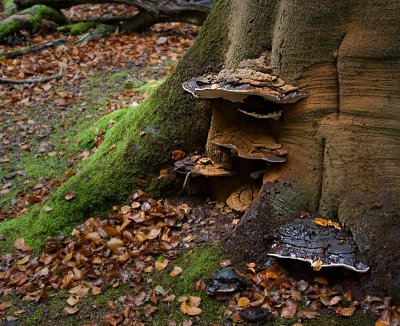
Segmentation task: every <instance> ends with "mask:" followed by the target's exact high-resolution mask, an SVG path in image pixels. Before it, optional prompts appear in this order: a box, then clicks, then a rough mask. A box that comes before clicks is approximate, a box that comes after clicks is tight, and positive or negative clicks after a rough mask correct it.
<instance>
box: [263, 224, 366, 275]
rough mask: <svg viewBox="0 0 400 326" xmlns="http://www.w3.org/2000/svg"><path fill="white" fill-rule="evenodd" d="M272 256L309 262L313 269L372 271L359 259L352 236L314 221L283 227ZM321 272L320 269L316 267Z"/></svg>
mask: <svg viewBox="0 0 400 326" xmlns="http://www.w3.org/2000/svg"><path fill="white" fill-rule="evenodd" d="M276 238H277V240H276V241H274V243H273V245H272V247H271V249H270V250H269V251H268V255H269V256H272V257H278V258H285V259H294V260H300V261H305V262H309V263H311V264H312V266H316V263H317V265H318V263H319V265H318V269H319V268H322V267H344V268H347V269H350V270H352V271H355V272H358V273H365V272H367V271H368V270H369V267H368V265H367V264H366V263H365V262H362V260H360V259H359V258H358V253H357V250H356V248H355V246H354V244H353V241H352V239H351V236H350V235H349V234H347V233H345V232H344V231H343V230H338V229H336V228H333V227H323V226H319V225H316V224H315V223H314V222H313V220H311V219H308V218H306V219H295V220H293V221H291V222H288V223H286V224H284V225H282V226H281V227H280V228H279V229H278V230H277V234H276ZM314 269H315V270H318V269H317V268H314Z"/></svg>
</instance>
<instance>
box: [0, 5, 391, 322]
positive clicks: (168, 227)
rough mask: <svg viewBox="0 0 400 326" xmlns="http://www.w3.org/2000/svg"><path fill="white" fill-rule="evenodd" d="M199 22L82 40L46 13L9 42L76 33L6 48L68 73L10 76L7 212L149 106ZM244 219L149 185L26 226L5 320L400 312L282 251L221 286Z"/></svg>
mask: <svg viewBox="0 0 400 326" xmlns="http://www.w3.org/2000/svg"><path fill="white" fill-rule="evenodd" d="M121 10H122V11H124V10H127V8H126V7H124V6H114V5H106V6H100V5H99V6H97V5H96V6H90V7H80V6H79V7H75V8H74V9H73V10H70V11H67V14H68V15H70V16H74V17H76V16H80V15H84V14H86V15H91V14H93V13H94V12H95V13H96V14H99V13H101V14H105V13H118V12H121ZM197 31H198V28H197V27H194V26H190V25H186V24H159V25H156V26H155V27H152V28H151V29H150V30H149V31H146V32H144V33H141V34H131V35H110V36H108V37H105V38H103V39H100V40H98V41H96V42H90V43H88V44H86V45H76V44H75V43H74V42H75V41H76V39H77V38H78V37H79V35H77V36H75V35H68V36H66V35H64V34H61V33H59V32H57V31H55V30H54V29H53V27H52V26H48V27H46V28H44V29H43V30H41V31H39V33H37V34H35V35H30V34H28V33H23V34H19V35H16V36H15V37H14V38H10V39H9V40H8V42H9V44H5V45H0V57H1V55H2V53H6V52H12V51H15V50H17V49H20V48H22V47H26V46H31V45H33V44H39V43H42V42H44V41H54V40H56V39H58V38H67V39H68V42H67V43H65V44H63V45H60V46H58V47H55V48H50V49H47V50H44V51H42V52H40V53H36V54H28V55H24V56H20V57H17V58H15V59H7V60H1V59H0V74H1V77H2V78H8V79H10V80H15V81H17V80H22V79H26V78H40V77H44V76H52V75H54V74H57V73H61V74H62V78H61V79H54V80H50V81H48V82H43V83H33V84H16V83H13V82H10V83H1V84H0V107H1V109H0V182H1V184H0V223H1V221H2V220H8V219H14V218H18V217H19V216H21V215H22V214H24V213H26V212H27V211H28V210H29V209H31V208H32V207H35V206H37V205H41V203H43V202H44V201H45V199H46V198H47V197H48V196H49V195H50V194H51V192H52V190H53V189H54V188H56V187H57V186H59V185H60V184H61V183H63V182H64V181H65V180H67V179H68V178H69V177H71V176H72V175H74V174H75V173H76V172H77V171H78V170H79V164H80V163H81V162H82V161H84V160H85V158H87V157H88V156H89V155H91V154H92V153H93V152H94V151H96V149H97V147H98V146H99V145H100V144H101V142H102V141H103V138H104V135H105V133H106V131H107V128H108V127H109V126H111V125H113V124H114V123H115V122H116V121H118V118H119V116H120V115H121V112H123V110H125V109H126V108H127V107H136V106H138V108H140V103H141V102H142V101H143V100H144V99H145V98H146V97H147V96H148V95H149V94H150V93H151V91H152V90H153V89H154V88H156V87H157V86H158V85H159V84H160V83H161V82H162V81H163V80H164V79H165V78H166V77H167V76H168V75H169V74H170V73H171V72H172V70H173V67H174V66H175V65H176V63H177V61H178V60H179V58H180V57H181V56H182V55H183V54H184V52H185V50H186V49H187V48H188V47H189V46H190V45H191V44H192V43H193V41H194V39H195V36H196V34H197ZM99 119H100V121H101V122H100V123H99V122H98V121H99ZM105 186H106V185H105ZM143 186H144V189H145V185H143ZM71 196H73V194H71ZM48 209H51V208H48ZM239 219H240V216H239V215H238V214H236V213H234V212H232V211H231V210H230V209H229V208H227V207H226V206H225V204H224V203H217V202H212V201H210V200H207V199H206V198H202V199H193V198H192V199H188V198H184V197H182V198H175V199H174V200H173V201H172V200H159V199H157V200H155V199H151V198H149V197H148V196H147V194H146V193H145V192H143V191H141V190H137V191H135V192H134V193H133V194H132V196H131V197H130V198H129V199H127V202H126V203H125V205H121V206H116V207H114V208H113V212H112V213H110V216H109V217H106V218H102V219H100V218H90V219H88V220H87V221H86V222H85V223H83V224H82V225H80V226H78V225H77V226H76V228H75V229H74V230H73V232H72V234H71V235H59V236H58V237H55V238H52V239H47V240H46V242H45V245H44V246H43V248H42V249H41V250H40V251H39V252H34V251H32V250H31V248H30V247H29V246H28V245H27V244H25V242H24V240H23V239H18V240H17V241H16V242H15V243H14V251H12V252H8V253H3V254H2V257H1V261H0V294H1V299H0V318H1V319H0V325H55V324H58V325H122V324H124V325H125V324H127V325H171V326H173V325H186V326H189V325H233V324H237V323H239V324H245V322H244V319H247V320H250V319H249V318H250V317H249V316H247V317H246V316H245V317H243V311H247V312H248V313H250V314H253V315H254V314H256V315H257V314H260V313H264V312H265V311H267V312H268V316H265V317H264V320H266V321H264V323H263V324H273V325H297V326H299V325H322V324H329V325H374V324H375V321H376V320H378V319H379V315H381V319H382V318H385V316H384V315H383V317H382V314H383V313H384V312H385V311H388V312H387V314H389V313H390V302H389V301H388V299H387V298H377V297H372V296H366V297H365V298H362V299H361V300H360V299H359V298H354V297H353V294H352V292H351V291H350V290H349V289H348V288H346V286H345V285H344V284H339V283H337V282H336V281H335V280H334V279H332V278H331V277H330V276H329V274H328V273H322V274H318V273H315V272H313V271H312V269H311V268H309V267H308V266H305V267H304V266H302V267H301V268H307V273H306V274H308V275H304V274H302V275H296V276H295V275H293V274H290V273H289V272H288V271H287V270H286V269H284V268H283V267H282V266H279V265H277V264H276V263H275V262H274V261H273V260H271V262H269V263H268V264H266V265H265V266H255V265H254V264H253V263H251V262H248V263H247V264H245V265H243V266H234V267H236V268H237V273H238V275H240V278H242V279H243V280H244V283H243V284H242V285H241V286H240V290H241V291H239V292H235V293H233V294H229V295H227V294H222V293H219V294H217V295H216V296H215V297H210V296H209V295H207V294H206V291H205V288H207V286H206V284H205V281H206V279H207V278H210V277H212V275H213V273H214V272H215V271H217V270H218V269H220V268H222V267H229V266H231V262H230V261H229V259H228V258H227V257H225V256H224V255H225V254H224V252H223V250H222V249H221V245H220V244H221V240H222V239H223V238H224V236H226V235H227V234H229V232H230V231H231V230H232V229H233V228H234V226H235V224H237V222H238V220H239ZM2 240H3V236H2V235H1V234H0V241H2ZM217 299H218V300H217ZM257 309H258V310H257ZM253 317H254V316H253ZM379 325H386V324H385V323H384V319H382V321H381V324H379Z"/></svg>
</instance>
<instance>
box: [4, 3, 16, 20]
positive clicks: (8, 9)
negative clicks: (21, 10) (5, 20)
mask: <svg viewBox="0 0 400 326" xmlns="http://www.w3.org/2000/svg"><path fill="white" fill-rule="evenodd" d="M16 9H17V5H16V4H15V2H14V0H3V14H4V16H5V17H8V16H11V15H12V14H13V13H14V12H15V11H16Z"/></svg>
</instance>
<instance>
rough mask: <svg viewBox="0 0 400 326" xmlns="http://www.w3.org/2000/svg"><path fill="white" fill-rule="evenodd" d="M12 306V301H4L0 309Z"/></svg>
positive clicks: (0, 304)
mask: <svg viewBox="0 0 400 326" xmlns="http://www.w3.org/2000/svg"><path fill="white" fill-rule="evenodd" d="M11 306H12V302H11V301H4V302H2V303H0V311H4V310H6V309H8V308H10V307H11Z"/></svg>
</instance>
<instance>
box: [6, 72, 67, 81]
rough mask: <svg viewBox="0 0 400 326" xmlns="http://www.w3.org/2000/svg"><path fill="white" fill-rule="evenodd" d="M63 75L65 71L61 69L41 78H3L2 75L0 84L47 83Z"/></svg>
mask: <svg viewBox="0 0 400 326" xmlns="http://www.w3.org/2000/svg"><path fill="white" fill-rule="evenodd" d="M62 77H63V73H62V71H61V70H60V71H59V72H58V73H56V74H54V75H51V76H45V77H39V78H28V79H9V78H1V77H0V84H36V83H46V82H48V81H50V80H54V79H61V78H62Z"/></svg>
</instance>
